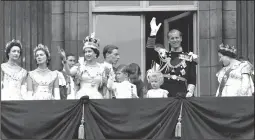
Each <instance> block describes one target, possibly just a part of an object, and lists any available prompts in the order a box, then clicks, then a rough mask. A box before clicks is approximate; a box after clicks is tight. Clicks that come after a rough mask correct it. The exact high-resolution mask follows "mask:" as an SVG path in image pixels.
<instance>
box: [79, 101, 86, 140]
mask: <svg viewBox="0 0 255 140" xmlns="http://www.w3.org/2000/svg"><path fill="white" fill-rule="evenodd" d="M84 136H85V128H84V104H82V118H81V124H80V126H79V130H78V139H84Z"/></svg>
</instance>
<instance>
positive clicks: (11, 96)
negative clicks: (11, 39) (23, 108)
mask: <svg viewBox="0 0 255 140" xmlns="http://www.w3.org/2000/svg"><path fill="white" fill-rule="evenodd" d="M1 70H2V71H1V73H2V74H1V76H2V77H1V79H2V80H1V100H24V97H23V94H24V92H26V90H25V87H26V86H25V84H23V83H24V81H25V79H26V76H27V71H26V70H25V69H23V68H21V67H20V71H19V72H14V71H13V70H12V68H11V67H10V66H9V64H7V63H3V64H1Z"/></svg>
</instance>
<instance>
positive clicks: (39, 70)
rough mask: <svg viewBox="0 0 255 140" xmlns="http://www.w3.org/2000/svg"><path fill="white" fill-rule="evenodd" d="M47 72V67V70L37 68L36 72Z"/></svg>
mask: <svg viewBox="0 0 255 140" xmlns="http://www.w3.org/2000/svg"><path fill="white" fill-rule="evenodd" d="M47 71H49V68H48V67H47V68H45V69H41V68H39V67H38V68H37V72H47Z"/></svg>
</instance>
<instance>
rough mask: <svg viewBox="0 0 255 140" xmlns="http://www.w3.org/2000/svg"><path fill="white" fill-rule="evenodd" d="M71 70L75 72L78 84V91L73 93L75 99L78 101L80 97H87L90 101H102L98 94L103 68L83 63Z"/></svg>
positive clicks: (100, 95) (99, 65) (100, 94)
mask: <svg viewBox="0 0 255 140" xmlns="http://www.w3.org/2000/svg"><path fill="white" fill-rule="evenodd" d="M72 70H75V71H77V73H76V75H75V77H78V80H79V84H80V87H79V90H78V91H77V93H75V99H80V98H81V97H82V96H89V98H90V99H103V95H102V93H100V92H99V87H100V86H101V85H102V77H103V73H104V67H103V66H102V65H101V64H99V63H96V65H86V62H84V63H82V64H80V65H79V66H73V67H72V68H71V71H72Z"/></svg>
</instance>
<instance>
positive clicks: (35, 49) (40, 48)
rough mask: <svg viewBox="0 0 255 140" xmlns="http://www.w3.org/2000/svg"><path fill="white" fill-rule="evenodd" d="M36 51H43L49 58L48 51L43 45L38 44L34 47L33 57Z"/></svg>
mask: <svg viewBox="0 0 255 140" xmlns="http://www.w3.org/2000/svg"><path fill="white" fill-rule="evenodd" d="M38 50H44V51H45V52H46V53H47V54H48V55H49V57H50V51H49V49H48V47H47V46H45V45H43V44H38V46H36V47H35V48H34V56H36V52H37V51H38Z"/></svg>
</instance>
